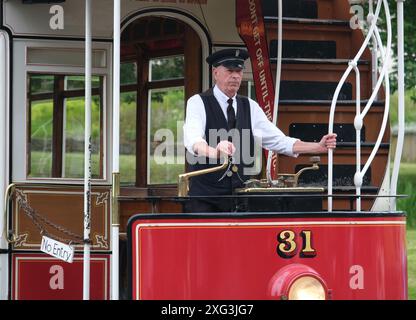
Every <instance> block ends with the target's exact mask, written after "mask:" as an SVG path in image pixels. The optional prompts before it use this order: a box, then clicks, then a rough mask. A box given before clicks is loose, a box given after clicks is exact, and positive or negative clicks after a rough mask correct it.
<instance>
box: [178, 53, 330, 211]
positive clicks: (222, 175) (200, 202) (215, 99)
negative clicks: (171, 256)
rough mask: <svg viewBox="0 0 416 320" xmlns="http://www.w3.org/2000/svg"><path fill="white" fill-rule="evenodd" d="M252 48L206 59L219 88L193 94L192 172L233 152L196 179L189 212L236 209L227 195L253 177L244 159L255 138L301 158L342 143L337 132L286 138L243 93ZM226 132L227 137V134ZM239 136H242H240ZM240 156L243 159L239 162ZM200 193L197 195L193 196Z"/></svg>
mask: <svg viewBox="0 0 416 320" xmlns="http://www.w3.org/2000/svg"><path fill="white" fill-rule="evenodd" d="M248 57H249V54H248V52H247V51H246V50H241V49H224V50H220V51H217V52H215V53H213V54H212V55H210V56H209V57H208V58H207V59H206V61H207V63H208V64H210V65H211V66H212V75H213V79H214V80H215V85H214V87H213V88H211V89H209V90H208V91H206V92H203V93H200V94H196V95H194V96H192V97H191V98H190V99H189V100H188V102H187V107H186V119H185V124H184V145H185V148H186V150H187V157H186V158H187V162H188V168H189V170H190V171H195V170H202V169H208V168H212V167H215V166H218V165H219V163H220V158H221V157H222V156H229V157H230V159H232V161H234V162H231V163H230V167H229V168H228V169H227V170H225V172H224V170H223V171H217V172H213V173H208V174H205V175H200V176H196V177H193V178H191V179H190V188H189V195H190V196H191V200H190V201H189V202H188V203H187V204H186V205H185V211H186V212H193V213H195V212H231V211H234V210H235V204H234V202H233V201H231V199H230V198H227V197H218V196H230V195H232V194H233V190H234V189H235V188H241V187H243V185H244V181H246V180H248V179H249V178H250V176H249V175H246V174H245V173H246V171H247V170H245V169H247V168H249V167H250V166H253V162H252V163H246V162H245V161H242V160H243V159H244V158H250V159H252V160H253V159H254V157H244V154H245V153H247V152H250V154H251V155H253V152H254V141H256V142H257V141H259V142H260V145H261V146H262V147H263V148H265V149H267V150H272V151H274V152H276V153H279V154H284V155H287V156H292V157H297V156H298V155H299V154H302V153H315V154H317V153H326V152H328V149H329V148H331V149H334V148H335V147H336V134H327V135H324V136H323V137H322V139H321V140H320V141H319V142H304V141H301V140H299V139H296V138H292V137H289V136H286V135H285V134H284V133H283V132H282V131H281V130H279V129H278V128H277V127H276V126H275V125H274V124H273V123H272V122H270V121H269V120H268V119H267V116H266V115H265V113H264V112H263V110H262V109H261V107H260V106H259V105H258V103H257V102H255V101H254V100H252V99H250V98H248V97H245V96H241V95H237V92H238V90H239V89H240V85H241V81H242V78H243V69H244V61H245V60H246V59H247V58H248ZM224 132H225V133H226V136H224V134H223V133H224ZM236 136H238V137H239V138H238V139H235V137H236ZM235 159H239V161H236V160H235ZM193 197H195V198H193Z"/></svg>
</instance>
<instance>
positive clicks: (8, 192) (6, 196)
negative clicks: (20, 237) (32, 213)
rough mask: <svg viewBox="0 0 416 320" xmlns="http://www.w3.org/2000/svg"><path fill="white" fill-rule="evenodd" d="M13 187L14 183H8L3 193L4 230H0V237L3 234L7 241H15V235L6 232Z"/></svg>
mask: <svg viewBox="0 0 416 320" xmlns="http://www.w3.org/2000/svg"><path fill="white" fill-rule="evenodd" d="M15 187H16V185H15V184H14V183H12V184H10V185H9V186H8V187H7V189H6V192H5V193H4V212H3V214H4V230H3V232H2V235H1V237H3V235H4V236H5V238H6V240H7V242H8V243H14V242H16V236H15V235H14V234H13V233H12V234H9V233H8V232H7V228H8V227H9V214H8V213H9V200H10V197H11V195H12V194H13V192H14V190H15ZM0 231H1V230H0Z"/></svg>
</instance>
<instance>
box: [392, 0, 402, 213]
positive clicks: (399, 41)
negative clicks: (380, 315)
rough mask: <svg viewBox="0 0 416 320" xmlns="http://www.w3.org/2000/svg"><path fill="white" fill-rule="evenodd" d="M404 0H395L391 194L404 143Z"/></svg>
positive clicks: (394, 204) (395, 191) (393, 191)
mask: <svg viewBox="0 0 416 320" xmlns="http://www.w3.org/2000/svg"><path fill="white" fill-rule="evenodd" d="M403 2H404V0H397V65H398V68H397V84H398V132H397V145H396V153H395V155H394V166H393V172H392V176H391V188H390V192H391V194H390V195H392V196H395V195H396V194H397V181H398V179H399V170H400V161H401V157H402V152H403V143H404V127H405V122H404V120H405V114H404V110H405V109H404V107H405V106H404V101H405V100H404V94H405V93H404V90H405V86H404V8H403V7H404V6H403ZM390 210H396V198H395V197H393V198H391V201H390Z"/></svg>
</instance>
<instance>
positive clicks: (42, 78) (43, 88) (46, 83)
mask: <svg viewBox="0 0 416 320" xmlns="http://www.w3.org/2000/svg"><path fill="white" fill-rule="evenodd" d="M53 84H54V76H48V75H33V76H31V78H30V91H31V93H32V94H37V93H52V92H53Z"/></svg>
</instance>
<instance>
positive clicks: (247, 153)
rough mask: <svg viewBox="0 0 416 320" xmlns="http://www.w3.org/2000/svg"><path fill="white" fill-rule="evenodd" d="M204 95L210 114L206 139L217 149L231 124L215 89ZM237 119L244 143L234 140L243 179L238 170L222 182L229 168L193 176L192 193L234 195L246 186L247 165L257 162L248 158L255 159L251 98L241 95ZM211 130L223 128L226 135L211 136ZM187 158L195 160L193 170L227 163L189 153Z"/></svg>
mask: <svg viewBox="0 0 416 320" xmlns="http://www.w3.org/2000/svg"><path fill="white" fill-rule="evenodd" d="M200 96H201V98H202V101H203V102H204V106H205V114H206V126H205V139H206V141H207V143H208V144H209V145H210V146H211V147H213V148H215V147H216V146H217V144H218V143H219V142H220V141H221V140H227V139H228V138H229V137H230V131H229V128H228V123H227V120H226V118H225V116H224V113H223V111H222V109H221V107H220V105H219V103H218V101H217V99H216V98H215V96H214V93H213V90H212V89H210V90H208V91H206V92H204V93H201V94H200ZM236 118H237V119H236V120H237V121H236V129H235V131H238V134H239V137H240V142H238V139H237V140H233V143H234V145H235V146H236V149H237V150H236V154H235V156H234V158H235V159H236V160H237V162H238V163H237V166H238V175H239V177H240V178H241V179H240V178H239V177H238V175H237V174H235V173H234V174H233V175H232V176H231V177H227V176H226V177H225V178H223V179H222V180H221V181H219V180H220V179H221V177H223V176H224V173H225V171H226V170H220V171H217V172H213V173H209V174H205V175H202V176H197V177H193V178H191V179H190V190H189V195H190V196H205V195H230V194H232V192H233V190H234V189H235V188H240V187H242V186H243V182H242V181H241V180H243V181H246V180H247V179H249V178H250V176H248V175H245V174H244V173H245V172H244V168H251V167H252V166H253V164H254V161H247V160H249V159H254V138H253V132H252V128H251V115H250V103H249V100H248V98H247V97H243V96H239V95H238V96H237V117H236ZM210 129H214V132H217V131H218V130H222V132H223V133H224V135H220V136H218V135H212V134H211V139H210V131H209V130H210ZM243 129H246V130H243ZM216 130H217V131H216ZM243 132H244V134H243ZM240 146H241V147H240ZM243 153H244V156H243ZM187 157H189V158H188V160H192V161H188V164H189V171H196V170H202V169H208V168H212V167H215V166H218V165H221V163H223V162H222V161H221V163H220V160H219V159H217V160H216V159H208V158H206V157H195V156H193V155H191V154H189V153H188V154H187ZM243 160H244V161H243Z"/></svg>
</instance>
